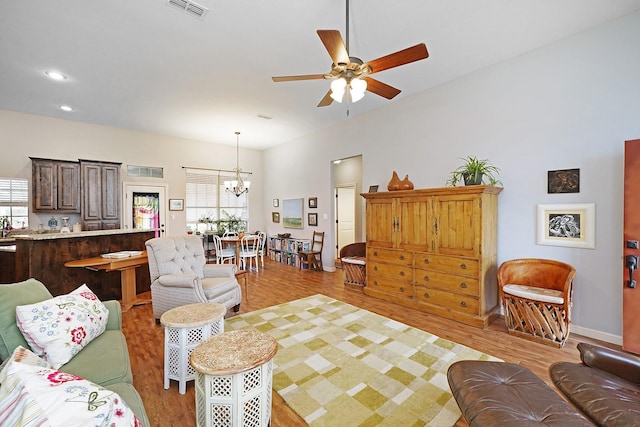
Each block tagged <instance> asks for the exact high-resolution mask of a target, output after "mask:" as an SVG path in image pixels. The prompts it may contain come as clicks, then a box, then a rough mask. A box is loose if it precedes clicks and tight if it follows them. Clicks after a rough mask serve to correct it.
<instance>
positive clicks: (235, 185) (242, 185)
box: [224, 131, 251, 197]
mask: <svg viewBox="0 0 640 427" xmlns="http://www.w3.org/2000/svg"><path fill="white" fill-rule="evenodd" d="M235 134H236V167H235V169H233V170H234V171H235V173H236V176H235V178H234V179H233V180H231V181H225V182H224V188H225V190H227V191H228V192H229V193H231V194H235V196H236V197H240V195H242V194H244V193H248V192H249V186H250V185H251V182H250V181H243V180H242V177H241V176H240V172H242V169H240V132H238V131H236V132H235Z"/></svg>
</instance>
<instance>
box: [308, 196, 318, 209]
mask: <svg viewBox="0 0 640 427" xmlns="http://www.w3.org/2000/svg"><path fill="white" fill-rule="evenodd" d="M309 207H310V208H317V207H318V198H317V197H309Z"/></svg>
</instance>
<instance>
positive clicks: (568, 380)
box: [447, 343, 640, 427]
mask: <svg viewBox="0 0 640 427" xmlns="http://www.w3.org/2000/svg"><path fill="white" fill-rule="evenodd" d="M578 350H579V351H580V358H581V360H582V363H570V362H559V363H556V364H554V365H552V366H551V368H550V375H551V379H552V380H553V382H554V383H555V384H556V386H557V387H558V389H560V391H561V392H562V393H563V394H565V395H566V397H567V399H568V400H569V401H570V402H572V403H573V405H574V406H575V408H574V406H572V405H570V404H569V403H568V402H567V401H566V400H565V399H563V398H562V397H561V396H560V395H558V394H557V393H556V392H554V391H553V389H552V388H551V387H550V386H549V385H547V384H546V383H545V382H544V381H542V380H541V379H540V378H538V377H537V376H536V375H535V374H533V372H531V371H530V370H529V369H527V368H525V367H523V366H521V365H518V364H514V363H501V362H484V361H460V362H456V363H453V364H452V365H451V367H450V368H449V370H448V372H447V378H448V380H449V386H450V388H451V392H452V394H453V396H454V398H455V399H456V402H457V403H458V406H459V407H460V410H461V411H462V415H463V416H464V417H465V419H466V420H467V422H468V423H469V425H470V426H471V427H481V426H490V427H493V426H500V427H507V426H509V427H510V426H513V427H516V426H518V427H519V426H525V425H531V426H533V425H538V426H558V427H560V426H562V427H565V426H591V425H599V426H624V427H631V426H640V359H639V358H637V357H635V356H633V355H631V354H628V353H625V352H622V351H616V350H612V349H608V348H604V347H599V346H595V345H592V344H588V343H580V344H578ZM576 408H577V409H579V410H580V412H582V414H584V415H586V416H583V415H582V414H581V413H580V412H578V411H577V410H576Z"/></svg>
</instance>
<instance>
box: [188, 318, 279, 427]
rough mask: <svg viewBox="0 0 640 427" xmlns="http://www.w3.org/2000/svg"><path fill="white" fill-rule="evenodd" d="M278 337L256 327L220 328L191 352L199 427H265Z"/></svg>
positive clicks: (269, 405) (267, 424)
mask: <svg viewBox="0 0 640 427" xmlns="http://www.w3.org/2000/svg"><path fill="white" fill-rule="evenodd" d="M277 351H278V342H277V341H276V340H275V339H274V338H273V337H272V336H271V335H267V334H264V333H262V332H259V331H257V330H252V329H250V330H238V331H231V332H225V333H223V334H220V335H216V336H214V337H212V338H209V339H208V340H206V341H205V342H203V343H202V344H200V345H199V346H197V347H196V348H195V350H193V353H191V365H192V366H193V367H194V368H195V370H196V424H197V425H198V427H205V426H206V427H212V426H242V427H267V426H269V424H270V422H271V397H272V396H271V383H272V377H273V357H274V356H275V354H276V352H277Z"/></svg>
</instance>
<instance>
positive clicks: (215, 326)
mask: <svg viewBox="0 0 640 427" xmlns="http://www.w3.org/2000/svg"><path fill="white" fill-rule="evenodd" d="M226 312H227V309H226V307H225V306H224V305H222V304H217V303H197V304H188V305H183V306H181V307H176V308H172V309H171V310H169V311H167V312H165V313H164V314H162V316H160V323H161V324H162V325H163V326H164V388H165V390H167V389H168V388H169V380H176V381H178V390H179V391H180V394H184V393H185V391H186V388H187V381H191V380H193V379H195V377H196V375H195V371H194V370H193V368H192V367H191V365H189V356H190V355H191V352H192V351H193V349H194V348H196V346H197V345H198V344H200V343H201V342H203V341H205V340H206V339H208V338H210V337H212V336H214V335H216V334H221V333H222V332H224V315H225V313H226Z"/></svg>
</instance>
